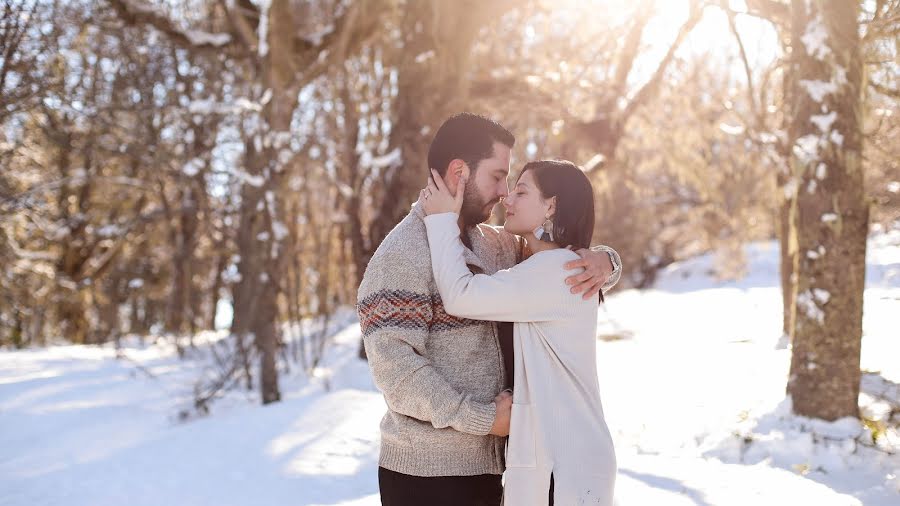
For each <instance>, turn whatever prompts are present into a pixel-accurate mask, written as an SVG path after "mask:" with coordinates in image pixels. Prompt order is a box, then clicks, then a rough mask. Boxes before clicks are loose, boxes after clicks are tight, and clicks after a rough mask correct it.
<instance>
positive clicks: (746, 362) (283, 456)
mask: <svg viewBox="0 0 900 506" xmlns="http://www.w3.org/2000/svg"><path fill="white" fill-rule="evenodd" d="M746 252H747V255H748V258H749V260H750V265H749V269H748V272H749V274H748V275H747V276H746V277H745V278H744V279H742V280H739V281H736V282H718V281H715V280H714V279H713V278H712V277H711V276H710V274H709V271H710V269H711V267H712V261H713V260H712V258H711V257H709V256H704V257H699V258H696V259H692V260H689V261H686V262H683V263H680V264H678V265H673V266H670V267H669V268H668V269H667V270H666V271H665V272H663V273H662V275H661V276H660V279H659V281H658V283H657V285H656V287H655V288H654V289H651V290H641V291H636V290H624V291H620V292H617V293H616V294H615V295H613V296H611V297H609V298H608V302H607V305H606V311H605V312H601V322H600V339H601V342H600V345H599V349H598V354H597V360H598V361H599V365H600V385H601V389H602V393H603V396H604V407H605V411H606V415H607V419H608V422H609V424H610V427H611V429H612V431H613V435H614V437H615V440H616V447H617V452H618V456H619V464H620V474H619V480H618V484H617V491H616V495H617V501H618V504H619V505H622V506H625V505H629V506H630V505H698V506H713V505H728V506H733V505H744V504H746V505H751V504H753V505H759V504H771V505H781V504H816V505H822V506H830V505H861V504H864V505H872V506H888V505H892V506H896V505H898V504H900V437H898V435H897V432H896V431H895V430H893V431H892V430H891V429H888V430H883V427H884V425H879V423H881V424H883V423H884V418H885V417H886V413H889V412H890V409H891V407H892V406H893V407H894V408H896V407H897V404H896V403H897V402H900V386H898V384H900V334H898V330H897V329H898V323H900V319H898V318H900V317H898V312H900V231H894V232H892V233H890V234H882V235H879V236H877V237H875V238H873V239H872V240H871V241H870V247H869V255H868V269H867V289H866V295H865V317H864V318H865V320H864V332H865V336H864V339H863V358H862V367H863V369H864V371H866V372H867V374H866V377H865V380H864V391H866V392H867V393H865V394H864V395H862V396H861V402H862V404H863V405H864V406H865V411H864V412H865V413H867V416H869V417H871V418H872V419H873V420H874V422H872V424H871V427H875V428H876V433H877V435H878V437H877V438H876V441H875V443H873V442H872V440H873V438H872V434H873V433H872V429H870V428H867V427H864V426H861V425H860V424H859V423H858V422H856V421H853V420H842V421H838V422H835V423H831V424H829V423H824V422H821V421H814V420H806V419H803V418H799V417H795V416H792V415H791V414H790V405H789V401H787V400H786V399H785V395H784V387H785V378H786V375H787V370H788V366H789V362H790V350H787V349H779V347H778V346H777V343H778V341H779V338H780V334H781V333H780V328H781V307H780V304H781V298H780V294H779V290H778V285H777V283H778V281H777V279H778V276H777V255H778V250H777V247H776V246H775V245H774V244H768V243H767V244H753V245H749V246H748V247H747V248H746ZM339 320H342V321H343V322H344V324H343V325H341V326H340V327H341V328H340V329H339V330H338V331H336V332H335V334H334V337H333V341H334V344H333V345H332V346H331V348H330V349H329V351H328V353H327V356H326V357H325V360H324V362H323V364H324V365H323V367H321V368H320V369H319V370H317V372H316V375H315V377H314V378H313V379H311V380H307V379H305V378H303V377H301V376H299V375H298V374H296V373H294V374H292V375H289V376H287V377H285V378H284V379H283V381H282V392H283V395H284V401H283V402H280V403H277V404H274V405H269V406H265V407H263V406H259V405H258V401H257V398H256V394H255V392H251V393H247V392H243V391H240V390H236V391H233V392H231V393H230V394H229V395H228V396H227V397H225V398H224V399H221V400H219V401H217V402H216V403H214V404H213V406H212V412H211V414H210V415H209V416H206V417H201V418H193V419H191V420H189V421H186V422H183V421H179V418H178V413H179V411H181V410H182V409H184V408H187V407H189V405H190V400H191V398H192V385H193V381H194V380H195V379H196V378H198V377H200V376H201V375H202V374H203V372H204V366H205V365H206V364H207V362H206V361H205V360H203V359H201V358H198V359H194V360H179V359H178V358H177V355H176V352H175V349H174V347H173V346H172V345H171V344H168V343H165V342H159V343H158V344H148V345H143V346H142V345H140V344H139V343H138V342H137V341H136V340H134V341H129V342H128V345H127V346H126V347H125V349H124V353H125V355H126V356H127V359H122V358H120V359H117V358H116V352H115V350H113V349H112V348H111V347H107V348H94V347H84V346H52V347H48V348H43V349H35V350H25V351H9V350H6V351H2V352H0V505H11V506H20V505H21V506H24V505H29V506H31V505H54V506H55V505H66V506H81V505H91V506H98V505H119V504H129V505H131V506H140V505H164V504H165V505H179V506H180V505H216V506H227V505H247V504H256V505H262V506H266V505H275V504H296V505H357V506H362V505H376V504H379V501H378V494H377V481H376V469H377V457H378V422H379V420H380V418H381V415H382V414H383V412H384V409H385V407H384V402H383V400H382V398H381V396H380V394H379V393H378V392H377V391H376V390H375V389H374V386H373V384H372V382H371V379H370V378H369V375H368V368H367V366H366V364H365V363H364V362H361V361H359V360H358V359H356V358H355V354H356V346H357V343H358V340H359V336H360V331H359V326H358V324H356V323H355V321H354V320H353V317H352V312H348V314H345V315H343V316H342V317H341V318H339ZM221 337H222V336H221V334H212V333H210V334H206V335H202V336H200V337H199V341H200V342H201V343H212V342H215V341H216V340H217V339H220V338H221ZM202 349H204V346H203V345H201V350H202ZM197 356H198V357H203V356H204V355H203V354H202V353H198V354H197ZM884 399H887V400H884ZM892 402H893V403H894V404H893V405H892V404H891V403H892ZM879 420H881V421H880V422H879ZM895 421H896V419H895ZM889 425H890V424H888V426H889ZM878 427H881V429H879V428H878ZM873 446H874V447H873Z"/></svg>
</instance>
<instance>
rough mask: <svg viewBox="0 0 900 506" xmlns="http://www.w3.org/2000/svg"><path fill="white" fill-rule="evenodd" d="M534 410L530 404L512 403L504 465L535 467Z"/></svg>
mask: <svg viewBox="0 0 900 506" xmlns="http://www.w3.org/2000/svg"><path fill="white" fill-rule="evenodd" d="M536 465H537V460H536V457H535V434H534V411H533V410H532V408H531V404H516V403H513V405H512V412H511V414H510V420H509V444H508V445H507V447H506V467H535V466H536Z"/></svg>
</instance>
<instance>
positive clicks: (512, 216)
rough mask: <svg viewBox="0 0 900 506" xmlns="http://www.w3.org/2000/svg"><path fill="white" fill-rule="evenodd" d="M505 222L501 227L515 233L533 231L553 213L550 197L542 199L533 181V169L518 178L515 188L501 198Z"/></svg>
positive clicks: (522, 233)
mask: <svg viewBox="0 0 900 506" xmlns="http://www.w3.org/2000/svg"><path fill="white" fill-rule="evenodd" d="M503 207H505V208H506V222H504V223H503V228H504V229H505V230H506V231H507V232H509V233H511V234H516V235H525V234H529V233H531V232H534V229H536V228H538V227H539V226H541V224H542V223H544V221H546V219H547V215H552V214H553V201H552V199H547V200H544V199H543V198H542V197H541V192H540V190H538V187H537V185H536V184H535V181H534V171H533V170H528V171H525V173H524V174H522V176H521V177H520V178H519V181H518V182H517V183H516V186H515V188H513V190H512V191H511V192H509V195H508V196H507V197H506V198H505V199H504V200H503Z"/></svg>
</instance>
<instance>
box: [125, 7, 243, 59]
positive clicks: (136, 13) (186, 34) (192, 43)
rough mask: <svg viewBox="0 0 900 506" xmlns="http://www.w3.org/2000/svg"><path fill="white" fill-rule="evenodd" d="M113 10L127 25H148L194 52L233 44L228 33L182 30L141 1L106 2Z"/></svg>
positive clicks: (217, 48) (232, 39) (218, 48)
mask: <svg viewBox="0 0 900 506" xmlns="http://www.w3.org/2000/svg"><path fill="white" fill-rule="evenodd" d="M108 1H109V2H110V4H111V5H112V7H113V9H115V10H116V13H117V14H118V15H119V18H120V19H122V21H124V22H125V23H127V24H129V25H143V24H146V25H150V26H152V27H153V28H156V29H157V30H159V31H160V32H162V33H164V34H166V35H167V36H168V37H169V38H170V39H171V40H172V42H174V43H176V44H178V45H180V46H183V47H185V48H188V49H194V50H207V51H211V50H221V49H222V48H223V47H225V46H228V45H231V44H233V42H234V38H233V37H232V36H231V34H230V33H208V32H202V31H196V30H182V29H181V28H179V27H178V26H176V25H175V23H174V22H173V21H172V20H171V19H169V18H168V17H167V16H166V15H165V14H163V13H161V12H159V11H158V10H157V9H155V8H154V7H153V6H152V5H148V4H147V3H145V2H144V1H143V0H108Z"/></svg>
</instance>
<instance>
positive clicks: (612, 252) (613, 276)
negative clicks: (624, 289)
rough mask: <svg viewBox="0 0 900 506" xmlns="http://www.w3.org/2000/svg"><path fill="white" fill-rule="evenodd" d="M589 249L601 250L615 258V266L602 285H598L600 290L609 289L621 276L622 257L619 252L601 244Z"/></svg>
mask: <svg viewBox="0 0 900 506" xmlns="http://www.w3.org/2000/svg"><path fill="white" fill-rule="evenodd" d="M591 251H603V252H606V254H607V255H609V256H611V257H615V259H616V261H615V262H614V265H616V266H617V268H616V269H614V270H613V272H612V274H611V275H610V276H609V279H607V280H606V283H604V284H603V286H602V287H600V291H601V292H603V293H606V292H608V291H610V290H611V289H612V287H614V286H616V283H618V282H619V280H620V279H621V278H622V257H620V256H619V253H618V252H617V251H616V250H614V249H612V248H610V247H609V246H605V245H603V244H601V245H599V246H594V247H593V248H591Z"/></svg>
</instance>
